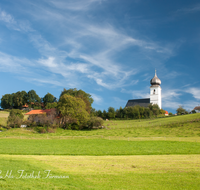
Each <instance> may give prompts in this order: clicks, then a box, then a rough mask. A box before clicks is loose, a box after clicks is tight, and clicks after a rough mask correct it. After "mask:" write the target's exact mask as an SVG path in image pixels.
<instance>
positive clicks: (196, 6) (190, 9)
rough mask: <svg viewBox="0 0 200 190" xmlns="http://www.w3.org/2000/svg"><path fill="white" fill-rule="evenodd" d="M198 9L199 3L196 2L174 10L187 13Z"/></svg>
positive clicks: (199, 8)
mask: <svg viewBox="0 0 200 190" xmlns="http://www.w3.org/2000/svg"><path fill="white" fill-rule="evenodd" d="M198 11H200V4H196V5H193V6H191V7H187V8H181V9H178V10H177V11H176V13H182V14H183V13H184V14H188V13H195V12H198Z"/></svg>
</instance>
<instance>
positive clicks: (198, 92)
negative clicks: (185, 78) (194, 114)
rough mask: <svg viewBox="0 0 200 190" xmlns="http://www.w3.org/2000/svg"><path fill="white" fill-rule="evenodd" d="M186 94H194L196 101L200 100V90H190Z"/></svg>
mask: <svg viewBox="0 0 200 190" xmlns="http://www.w3.org/2000/svg"><path fill="white" fill-rule="evenodd" d="M185 92H187V93H189V94H192V95H193V97H194V98H195V99H197V100H200V88H189V89H186V90H185Z"/></svg>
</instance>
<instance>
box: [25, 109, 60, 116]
mask: <svg viewBox="0 0 200 190" xmlns="http://www.w3.org/2000/svg"><path fill="white" fill-rule="evenodd" d="M55 110H56V109H46V110H31V111H29V112H28V113H26V114H25V115H40V114H47V115H48V114H49V113H51V112H52V111H55Z"/></svg>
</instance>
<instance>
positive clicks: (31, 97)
mask: <svg viewBox="0 0 200 190" xmlns="http://www.w3.org/2000/svg"><path fill="white" fill-rule="evenodd" d="M26 98H27V103H29V104H31V103H36V102H38V103H40V102H41V98H40V97H39V96H38V95H37V94H36V92H35V90H30V91H29V92H28V93H27V97H26Z"/></svg>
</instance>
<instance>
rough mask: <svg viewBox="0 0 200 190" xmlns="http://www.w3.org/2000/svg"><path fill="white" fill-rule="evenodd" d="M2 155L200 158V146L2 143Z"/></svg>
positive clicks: (83, 141) (108, 142) (44, 141)
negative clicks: (182, 155) (177, 155)
mask: <svg viewBox="0 0 200 190" xmlns="http://www.w3.org/2000/svg"><path fill="white" fill-rule="evenodd" d="M0 154H16V155H94V156H100V155H101V156H103V155H167V154H200V142H179V141H124V140H106V139H68V140H66V139H35V140H34V139H0Z"/></svg>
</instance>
